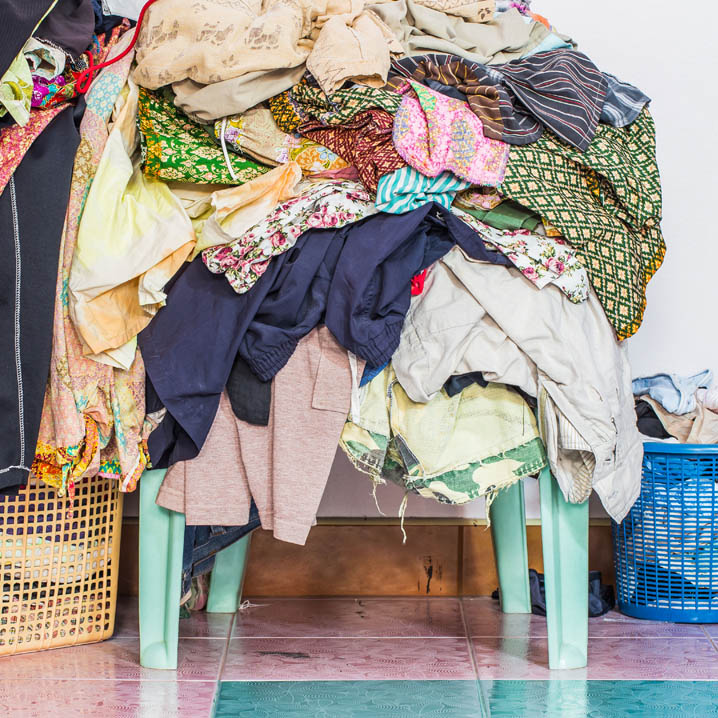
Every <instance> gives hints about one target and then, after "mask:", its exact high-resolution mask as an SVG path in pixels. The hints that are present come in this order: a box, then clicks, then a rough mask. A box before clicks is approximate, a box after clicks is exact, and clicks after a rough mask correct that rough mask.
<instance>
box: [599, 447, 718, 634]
mask: <svg viewBox="0 0 718 718" xmlns="http://www.w3.org/2000/svg"><path fill="white" fill-rule="evenodd" d="M716 511H718V446H717V445H714V444H710V445H705V444H660V443H655V442H651V443H646V444H644V454H643V474H642V479H641V495H640V496H639V498H638V501H636V503H635V505H634V506H633V508H632V509H631V511H630V513H629V514H628V516H626V518H625V519H624V520H623V521H622V522H621V523H620V524H617V523H615V522H614V523H613V560H614V565H615V567H616V589H617V593H618V606H619V608H620V609H621V611H622V612H623V613H625V614H628V615H629V616H635V617H636V618H649V619H653V620H657V621H674V622H678V623H718V516H717V515H716Z"/></svg>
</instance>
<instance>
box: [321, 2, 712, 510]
mask: <svg viewBox="0 0 718 718" xmlns="http://www.w3.org/2000/svg"><path fill="white" fill-rule="evenodd" d="M680 7H683V8H684V10H683V11H680ZM713 8H714V6H713V3H709V2H708V1H707V0H698V2H693V3H690V4H686V5H685V6H676V4H675V3H674V2H668V0H654V1H653V2H650V3H647V2H638V1H637V0H603V2H601V3H589V2H586V1H585V0H534V2H533V9H534V11H535V12H537V13H541V14H542V15H544V16H546V17H547V18H549V20H550V21H551V22H552V23H553V24H554V25H555V26H556V27H557V28H558V29H559V30H560V31H561V32H563V33H567V34H570V35H571V36H572V37H573V38H574V40H575V41H576V42H578V45H579V49H580V50H582V51H583V52H585V53H586V54H587V55H588V56H589V57H590V58H591V59H592V60H593V61H594V62H595V63H596V65H597V66H598V67H599V68H600V69H601V70H605V71H606V72H611V73H612V74H614V75H616V76H617V77H619V78H621V79H622V80H625V81H627V82H630V83H632V84H634V85H636V86H637V87H640V88H641V89H642V90H643V91H644V92H645V93H646V94H647V95H648V96H649V97H651V98H652V100H653V102H652V103H651V110H652V113H653V116H654V119H655V121H656V127H657V135H658V162H659V166H660V168H661V177H662V182H663V196H664V213H663V214H664V221H663V231H664V235H665V238H666V244H667V245H668V253H667V256H666V260H665V262H664V264H663V267H662V268H661V269H660V270H659V271H658V273H657V274H656V276H655V277H654V278H653V280H652V281H651V283H650V284H649V286H648V309H647V311H646V315H645V321H644V323H643V326H642V327H641V330H640V331H639V332H638V334H637V335H636V336H635V337H633V338H632V339H631V340H630V341H629V350H630V356H631V362H632V365H633V370H634V375H635V376H641V375H644V376H645V375H647V374H652V373H656V372H659V371H668V372H677V373H694V372H697V371H699V370H701V369H704V368H706V367H708V368H711V369H713V371H714V373H715V374H716V375H717V376H718V338H717V335H718V321H716V315H718V306H717V305H718V302H717V301H716V300H718V289H717V288H716V287H717V283H716V270H717V268H718V230H717V228H718V140H717V139H716V137H717V136H718V82H717V81H716V76H715V73H716V69H718V43H716V36H715V13H714V10H713ZM536 488H537V487H536V482H535V481H532V480H528V481H527V482H526V491H527V513H528V515H529V516H531V517H537V516H538V502H537V491H536ZM370 489H371V482H370V481H369V479H368V478H367V477H366V476H365V475H363V474H359V473H358V472H356V471H354V469H353V468H352V467H351V465H350V464H349V462H348V461H347V460H346V459H345V458H344V456H343V455H341V456H338V457H337V460H336V461H335V464H334V471H333V472H332V477H331V478H330V481H329V485H328V487H327V491H326V493H325V496H324V500H323V501H322V506H321V509H320V515H322V516H377V515H378V513H377V510H376V507H375V505H374V500H373V499H372V497H371V493H370ZM402 496H403V492H402V491H401V490H400V489H398V488H396V487H389V486H387V487H384V488H381V489H380V490H379V492H378V497H379V502H380V506H381V508H382V510H383V511H384V512H385V513H386V514H387V515H396V511H397V509H398V507H399V503H400V501H401V498H402ZM591 513H592V515H598V516H600V515H603V514H602V511H601V508H600V504H598V503H596V502H594V504H593V505H592V511H591ZM407 515H408V516H464V517H470V518H480V517H483V516H484V504H483V501H476V502H473V503H471V504H469V505H468V506H466V507H463V508H461V507H455V508H453V507H446V506H441V505H439V504H437V503H436V502H434V501H430V500H428V499H422V498H421V497H419V496H413V495H412V496H411V497H410V500H409V510H408V512H407Z"/></svg>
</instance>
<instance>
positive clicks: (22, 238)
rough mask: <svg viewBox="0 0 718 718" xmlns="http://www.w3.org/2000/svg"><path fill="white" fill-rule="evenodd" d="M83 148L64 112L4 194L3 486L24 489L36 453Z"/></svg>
mask: <svg viewBox="0 0 718 718" xmlns="http://www.w3.org/2000/svg"><path fill="white" fill-rule="evenodd" d="M78 144H79V134H78V131H77V127H76V125H75V118H74V115H73V112H72V110H71V109H66V110H63V111H62V112H60V114H59V115H57V117H55V118H54V119H53V120H52V122H51V123H50V124H49V125H48V126H47V127H46V128H45V130H44V131H43V132H42V134H41V135H40V136H39V137H38V138H37V139H36V140H35V141H34V142H33V144H32V145H31V146H30V149H29V150H28V151H27V153H26V155H25V156H24V157H23V160H22V162H21V163H20V165H19V167H18V168H17V169H16V170H15V173H14V175H13V176H12V177H11V179H10V182H9V183H8V185H7V187H6V188H5V190H4V191H3V193H2V195H0V257H2V262H0V436H2V441H0V488H4V487H6V486H17V485H20V484H24V483H25V482H26V480H27V475H28V471H29V468H30V465H31V464H32V460H33V457H34V454H35V444H36V442H37V434H38V431H39V428H40V417H41V414H42V404H43V399H44V397H45V384H46V383H47V376H48V372H49V368H50V356H51V352H52V327H53V315H54V308H55V287H56V283H57V267H58V258H59V248H60V238H61V235H62V228H63V223H64V220H65V212H66V210H67V201H68V197H69V193H70V180H71V177H72V166H73V162H74V160H75V151H76V149H77V146H78ZM18 299H19V301H18Z"/></svg>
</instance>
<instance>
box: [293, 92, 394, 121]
mask: <svg viewBox="0 0 718 718" xmlns="http://www.w3.org/2000/svg"><path fill="white" fill-rule="evenodd" d="M289 92H291V94H292V99H293V100H294V102H295V103H296V104H297V105H298V107H299V110H300V114H304V115H305V116H306V119H309V118H312V119H315V120H319V121H320V122H322V123H323V124H325V125H341V124H344V123H345V122H348V121H349V120H351V119H352V118H353V117H356V115H358V114H359V113H360V112H363V111H364V110H371V109H373V108H377V107H378V108H380V109H382V110H386V111H387V112H388V113H389V114H390V115H394V114H396V111H397V110H398V109H399V105H401V101H402V99H403V97H404V96H403V95H399V94H398V93H396V92H393V91H391V90H381V89H377V88H375V87H365V86H363V85H357V86H356V87H350V88H348V89H346V90H337V91H336V92H335V93H334V94H333V95H332V96H331V97H328V96H327V95H326V94H325V93H324V91H323V90H321V89H320V88H318V87H311V86H310V85H307V84H299V85H296V86H295V87H293V88H292V89H291V90H289Z"/></svg>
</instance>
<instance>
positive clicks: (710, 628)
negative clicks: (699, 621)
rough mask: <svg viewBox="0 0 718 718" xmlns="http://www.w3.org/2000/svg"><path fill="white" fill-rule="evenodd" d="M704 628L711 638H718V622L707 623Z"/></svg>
mask: <svg viewBox="0 0 718 718" xmlns="http://www.w3.org/2000/svg"><path fill="white" fill-rule="evenodd" d="M703 628H704V629H705V631H706V633H707V634H708V635H709V636H710V637H711V638H714V639H718V623H706V624H704V625H703Z"/></svg>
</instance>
